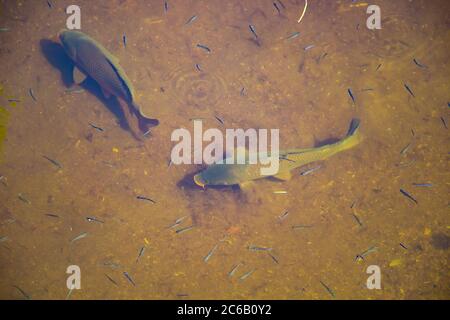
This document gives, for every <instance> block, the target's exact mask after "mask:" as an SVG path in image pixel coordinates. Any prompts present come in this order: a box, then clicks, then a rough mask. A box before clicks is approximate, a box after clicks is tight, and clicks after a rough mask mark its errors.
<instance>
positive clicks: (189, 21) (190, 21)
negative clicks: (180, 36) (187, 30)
mask: <svg viewBox="0 0 450 320" xmlns="http://www.w3.org/2000/svg"><path fill="white" fill-rule="evenodd" d="M196 19H197V15H193V16H192V17H190V18H189V19H188V21H186V23H185V25H189V24H191V23H192V22H194V21H195V20H196Z"/></svg>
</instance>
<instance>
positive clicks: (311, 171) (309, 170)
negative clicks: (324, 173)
mask: <svg viewBox="0 0 450 320" xmlns="http://www.w3.org/2000/svg"><path fill="white" fill-rule="evenodd" d="M320 168H322V167H321V166H317V167H314V168H311V169H308V170H306V171H302V172H300V175H301V176H307V175H308V174H311V173H313V172H314V171H317V170H319V169H320Z"/></svg>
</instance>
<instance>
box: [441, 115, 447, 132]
mask: <svg viewBox="0 0 450 320" xmlns="http://www.w3.org/2000/svg"><path fill="white" fill-rule="evenodd" d="M441 121H442V124H443V125H444V127H445V129H448V127H447V122H445V119H444V118H443V117H441Z"/></svg>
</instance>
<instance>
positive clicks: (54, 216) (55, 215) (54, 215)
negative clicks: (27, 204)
mask: <svg viewBox="0 0 450 320" xmlns="http://www.w3.org/2000/svg"><path fill="white" fill-rule="evenodd" d="M45 215H46V216H47V217H51V218H59V216H58V215H57V214H53V213H46V214H45Z"/></svg>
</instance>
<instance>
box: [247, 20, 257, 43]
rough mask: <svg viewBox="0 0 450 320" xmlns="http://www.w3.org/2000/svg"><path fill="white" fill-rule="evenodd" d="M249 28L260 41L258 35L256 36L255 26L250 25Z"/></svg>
mask: <svg viewBox="0 0 450 320" xmlns="http://www.w3.org/2000/svg"><path fill="white" fill-rule="evenodd" d="M248 28H249V29H250V31H251V33H253V35H254V36H255V38H256V40H258V35H257V34H256V29H255V26H253V25H251V24H249V25H248Z"/></svg>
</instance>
